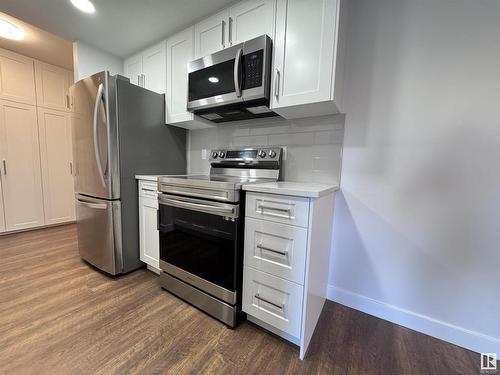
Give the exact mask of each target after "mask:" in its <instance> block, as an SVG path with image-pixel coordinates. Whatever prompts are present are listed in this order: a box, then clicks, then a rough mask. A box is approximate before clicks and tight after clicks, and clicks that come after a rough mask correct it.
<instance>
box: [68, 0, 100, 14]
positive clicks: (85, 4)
mask: <svg viewBox="0 0 500 375" xmlns="http://www.w3.org/2000/svg"><path fill="white" fill-rule="evenodd" d="M71 3H72V4H73V5H74V6H75V7H76V8H77V9H79V10H81V11H82V12H85V13H95V6H94V4H92V2H91V1H89V0H71Z"/></svg>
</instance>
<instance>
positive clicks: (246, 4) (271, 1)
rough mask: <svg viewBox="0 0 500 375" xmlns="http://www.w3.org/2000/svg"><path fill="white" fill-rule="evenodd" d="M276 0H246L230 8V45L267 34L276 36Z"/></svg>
mask: <svg viewBox="0 0 500 375" xmlns="http://www.w3.org/2000/svg"><path fill="white" fill-rule="evenodd" d="M274 9H275V0H246V1H242V2H239V3H237V4H236V5H234V6H232V7H231V8H230V9H229V45H233V44H237V43H241V42H244V41H246V40H249V39H253V38H256V37H258V36H260V35H263V34H267V35H268V36H269V37H270V38H271V39H273V38H274Z"/></svg>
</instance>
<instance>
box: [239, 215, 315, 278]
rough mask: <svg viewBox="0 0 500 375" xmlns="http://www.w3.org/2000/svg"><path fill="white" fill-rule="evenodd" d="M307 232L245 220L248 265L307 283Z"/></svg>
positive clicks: (282, 225)
mask: <svg viewBox="0 0 500 375" xmlns="http://www.w3.org/2000/svg"><path fill="white" fill-rule="evenodd" d="M306 249H307V229H305V228H300V227H294V226H291V225H286V224H280V223H271V222H269V221H265V220H257V219H253V218H251V217H247V218H245V251H244V253H245V259H244V264H245V266H250V267H253V268H255V269H257V270H259V271H264V272H266V273H270V274H271V275H274V276H278V277H282V278H284V279H287V280H290V281H293V282H295V283H297V284H300V285H303V284H304V272H305V266H306Z"/></svg>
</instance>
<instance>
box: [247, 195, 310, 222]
mask: <svg viewBox="0 0 500 375" xmlns="http://www.w3.org/2000/svg"><path fill="white" fill-rule="evenodd" d="M246 215H247V216H250V217H253V218H256V219H265V220H270V221H275V222H278V223H283V224H290V225H296V226H299V227H303V228H307V226H308V222H309V198H302V197H292V196H287V195H276V194H262V193H247V200H246Z"/></svg>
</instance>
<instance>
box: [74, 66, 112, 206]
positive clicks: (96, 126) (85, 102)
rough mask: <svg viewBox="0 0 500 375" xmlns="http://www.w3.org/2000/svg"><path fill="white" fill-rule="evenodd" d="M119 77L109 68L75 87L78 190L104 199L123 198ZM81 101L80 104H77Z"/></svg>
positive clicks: (75, 149) (75, 160) (75, 159)
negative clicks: (117, 83) (112, 75)
mask: <svg viewBox="0 0 500 375" xmlns="http://www.w3.org/2000/svg"><path fill="white" fill-rule="evenodd" d="M115 87H116V79H115V78H114V77H110V76H109V73H108V72H101V73H97V74H94V75H93V76H90V77H87V78H84V79H82V80H80V81H78V82H77V83H75V84H74V86H73V87H72V89H71V92H72V94H73V95H74V98H73V102H74V103H75V111H77V110H78V111H79V113H77V115H76V116H75V117H76V118H77V121H75V124H74V129H73V134H74V138H73V144H74V147H73V149H74V163H75V191H76V193H78V194H84V195H87V196H91V197H96V198H103V199H119V198H120V179H119V165H118V130H117V121H116V89H115ZM76 104H78V105H76Z"/></svg>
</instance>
